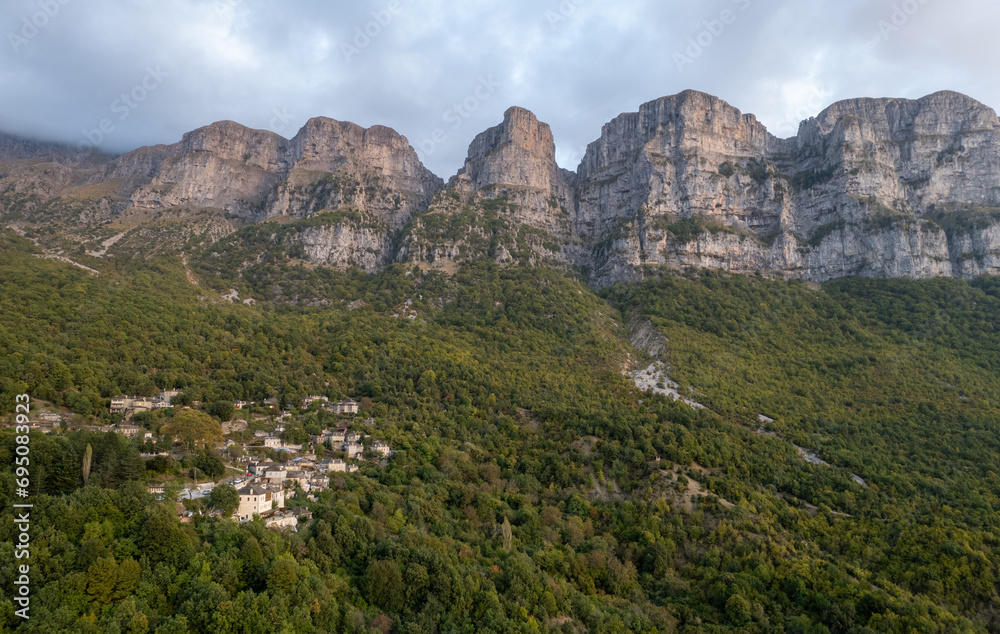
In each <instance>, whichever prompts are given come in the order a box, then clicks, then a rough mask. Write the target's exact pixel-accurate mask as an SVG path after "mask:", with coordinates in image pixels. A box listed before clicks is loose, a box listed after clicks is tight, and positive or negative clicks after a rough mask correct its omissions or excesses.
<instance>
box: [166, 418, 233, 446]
mask: <svg viewBox="0 0 1000 634" xmlns="http://www.w3.org/2000/svg"><path fill="white" fill-rule="evenodd" d="M163 432H164V433H165V434H169V435H171V436H173V437H174V438H178V439H180V440H181V441H183V442H184V443H185V444H187V446H188V448H189V449H193V448H195V447H198V446H212V445H215V444H216V443H219V442H222V438H223V435H222V425H221V424H219V421H217V420H213V419H212V417H211V416H208V415H207V414H204V413H203V412H199V411H197V410H193V409H188V408H185V409H182V410H181V411H179V412H177V413H175V414H174V416H173V418H171V419H170V420H169V421H168V422H167V424H166V425H164V426H163Z"/></svg>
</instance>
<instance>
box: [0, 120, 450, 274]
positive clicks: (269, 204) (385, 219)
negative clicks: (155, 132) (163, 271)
mask: <svg viewBox="0 0 1000 634" xmlns="http://www.w3.org/2000/svg"><path fill="white" fill-rule="evenodd" d="M42 150H45V147H42V146H39V147H38V148H36V147H33V146H31V145H30V144H26V143H24V142H20V141H18V140H16V139H13V140H9V139H5V138H0V162H2V159H3V156H2V153H4V152H6V154H7V155H9V156H11V157H19V156H22V155H25V154H29V153H33V154H34V155H36V158H35V159H34V161H33V162H32V164H31V165H33V166H35V165H38V164H40V162H41V161H43V158H41V155H42ZM48 153H50V154H51V153H52V152H51V151H49V152H48ZM79 162H80V161H77V163H79ZM45 169H46V171H45V173H46V174H47V175H48V176H47V178H46V179H41V178H39V177H38V176H37V175H35V176H32V175H31V174H28V175H27V176H26V177H25V178H23V179H21V180H24V181H25V182H28V183H31V184H32V185H33V187H34V189H33V190H32V191H33V192H36V191H38V190H39V188H40V187H41V188H42V189H41V191H42V193H43V194H44V195H43V196H41V197H39V196H34V197H33V198H30V199H29V198H27V197H26V196H20V197H19V198H18V199H17V200H16V201H14V199H13V198H11V197H8V199H9V200H11V201H12V202H11V203H10V204H8V205H6V206H7V207H13V206H14V203H15V202H16V203H17V205H18V209H21V208H25V207H26V206H27V205H29V204H33V205H34V207H38V208H39V209H41V210H42V211H44V207H45V205H48V206H49V207H59V208H67V209H70V211H69V212H67V213H68V214H70V215H75V217H76V219H77V220H78V221H81V222H82V223H83V224H87V223H92V222H106V221H108V220H114V221H116V222H118V223H119V224H122V225H126V229H127V230H128V231H129V232H130V233H134V234H136V235H135V236H132V239H126V240H121V241H120V242H119V244H120V245H129V244H142V243H144V242H148V240H149V239H153V237H154V236H155V239H157V240H158V241H159V242H162V241H163V237H162V236H163V235H164V234H165V233H166V234H170V232H171V229H170V227H169V226H165V227H159V228H157V229H156V230H155V231H154V230H153V227H151V226H150V225H151V224H157V223H159V224H165V225H172V224H173V225H176V224H177V223H182V224H186V226H187V227H188V228H191V227H195V226H197V227H201V228H202V229H204V231H202V233H204V235H205V239H207V240H209V241H213V240H215V239H216V238H217V237H218V236H217V235H216V234H217V233H219V232H220V231H221V232H222V234H223V235H225V234H226V233H228V232H232V231H234V230H236V229H238V228H239V226H240V225H241V224H242V225H245V224H247V223H253V222H258V221H260V220H264V219H268V218H273V217H278V216H281V217H285V218H288V219H291V220H299V219H304V218H307V217H310V216H312V215H314V214H317V213H320V212H325V211H337V210H342V209H343V210H350V211H353V212H358V213H361V214H367V215H368V216H370V220H371V221H372V222H371V223H369V224H372V226H375V225H377V226H378V229H373V228H369V229H367V231H369V232H371V231H380V232H381V235H380V236H378V237H374V238H371V239H372V240H374V242H373V243H372V244H374V245H375V246H372V244H368V246H365V247H363V248H361V249H359V250H358V254H364V255H363V257H354V255H350V254H349V253H348V251H349V250H348V251H345V250H343V249H340V247H341V246H343V244H344V241H345V240H346V238H345V237H343V236H345V235H348V234H351V233H352V232H353V231H354V229H355V227H345V228H344V231H345V233H343V234H336V235H335V234H334V233H330V232H327V233H325V234H324V235H327V236H329V237H330V238H331V239H332V240H334V242H332V243H331V244H330V245H329V249H326V250H324V249H323V248H322V246H321V245H319V244H318V243H316V240H318V239H319V238H317V237H316V236H313V237H312V238H310V239H311V240H312V242H311V243H310V244H309V246H310V249H311V250H309V253H315V254H316V257H317V261H316V262H315V263H317V264H331V265H333V264H336V262H334V261H332V260H331V258H333V257H334V256H333V255H330V254H337V253H339V254H341V255H343V256H344V258H345V259H344V262H347V261H348V260H350V261H351V262H356V263H358V264H359V266H362V268H366V267H367V268H371V267H373V266H375V267H376V268H377V266H376V264H375V263H384V262H385V261H387V259H388V258H389V256H390V254H391V239H390V238H391V237H393V235H394V233H395V232H396V231H397V230H398V229H399V228H400V227H402V226H403V225H404V224H405V223H406V222H407V221H409V220H410V218H411V217H412V216H413V215H414V214H416V213H417V212H419V211H422V210H424V209H426V208H427V205H428V204H429V202H430V199H431V197H432V196H433V195H434V193H435V192H437V191H438V190H439V189H440V188H441V186H442V184H443V183H442V181H441V179H439V178H438V177H436V176H434V174H432V173H431V172H430V171H428V170H427V169H426V168H425V167H424V166H423V165H422V164H421V163H420V161H419V160H418V159H417V155H416V152H415V151H414V150H413V148H412V147H410V145H409V143H408V142H407V140H406V138H405V137H403V136H401V135H399V134H397V133H396V132H395V131H393V130H391V129H389V128H386V127H383V126H374V127H372V128H369V129H365V128H362V127H360V126H357V125H355V124H353V123H343V122H339V121H334V120H333V119H326V118H316V119H311V120H310V121H309V122H308V123H307V124H306V125H305V126H304V127H303V128H302V130H301V131H300V132H299V133H298V134H297V135H296V136H295V137H294V138H293V139H291V140H288V139H285V138H283V137H281V136H279V135H277V134H274V133H272V132H268V131H264V130H254V129H251V128H247V127H245V126H242V125H239V124H237V123H233V122H231V121H222V122H218V123H214V124H212V125H209V126H205V127H203V128H199V129H197V130H194V131H192V132H189V133H187V134H185V135H184V137H183V138H182V140H181V141H180V142H179V143H175V144H173V145H157V146H151V147H143V148H139V149H137V150H134V151H132V152H129V153H127V154H124V155H122V156H120V157H117V158H114V159H112V158H111V157H103V160H102V161H98V162H97V163H96V167H94V166H91V169H89V171H81V170H80V169H79V166H78V165H77V166H69V165H61V164H60V165H51V166H48V167H47V168H45ZM36 171H37V170H36ZM81 174H82V176H81ZM2 177H3V174H0V179H2ZM76 181H80V182H76ZM81 183H82V186H83V189H84V190H85V191H84V194H85V195H83V196H80V195H78V194H79V191H77V190H79V189H80V187H76V188H75V189H74V186H75V185H81ZM43 185H44V187H42V186H43ZM33 195H34V194H33ZM36 199H37V200H43V201H44V204H42V203H37V202H36ZM70 200H71V201H72V204H69V203H67V201H70ZM0 206H4V205H3V201H0ZM39 213H41V212H39ZM133 219H134V220H133ZM129 225H135V226H132V227H129ZM116 230H121V227H116ZM88 233H89V231H88ZM175 233H176V232H175ZM102 237H110V236H102ZM190 238H191V236H190V232H189V231H185V232H183V240H182V241H181V240H179V241H177V244H178V245H179V244H181V242H187V241H188V240H190ZM366 240H367V238H366ZM373 248H376V249H377V250H379V251H380V253H379V255H378V256H377V257H374V258H372V257H370V253H369V251H370V250H371V249H373ZM366 263H367V264H366Z"/></svg>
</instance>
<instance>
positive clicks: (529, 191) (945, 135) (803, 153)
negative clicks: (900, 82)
mask: <svg viewBox="0 0 1000 634" xmlns="http://www.w3.org/2000/svg"><path fill="white" fill-rule="evenodd" d="M0 218H2V219H3V221H4V222H5V223H6V224H8V225H10V226H13V227H15V228H17V229H18V230H19V231H21V232H23V233H25V234H26V235H31V236H32V237H33V238H35V239H36V240H39V241H41V242H40V243H41V244H43V245H46V246H47V248H51V249H58V250H60V251H64V252H68V253H74V252H76V253H90V254H95V253H97V254H102V255H103V254H105V253H108V252H110V253H112V254H116V253H117V254H122V255H136V254H143V255H146V256H148V255H149V253H150V251H183V252H190V251H192V250H196V249H197V248H198V247H199V245H201V246H203V247H204V246H206V245H216V247H214V250H213V251H211V253H215V254H216V255H215V256H212V257H219V253H220V250H225V249H229V250H232V249H239V248H240V243H241V240H242V238H241V236H243V235H244V234H243V233H241V231H242V232H248V233H247V234H246V235H247V236H249V235H251V234H252V235H259V234H262V232H263V233H267V232H268V230H264V229H261V228H260V227H258V226H257V225H258V224H260V223H265V224H270V223H275V222H277V223H279V224H281V225H287V226H285V227H284V228H283V229H282V231H281V232H280V234H281V235H280V236H279V235H278V233H275V232H273V231H272V232H270V233H271V234H273V235H274V239H273V240H272V241H271V242H270V243H268V244H258V247H259V248H264V249H270V250H271V251H273V253H272V256H273V257H272V259H276V260H280V259H282V258H283V259H284V260H285V261H286V262H288V263H302V264H305V265H309V266H328V267H333V268H341V269H343V268H347V267H351V266H356V267H358V268H360V269H361V270H364V271H368V272H374V271H379V270H382V269H384V268H385V267H386V266H388V265H390V264H392V263H394V262H399V263H409V264H415V265H419V266H421V267H424V268H436V269H441V270H447V271H451V270H454V268H455V267H456V266H458V265H459V264H461V263H462V262H464V261H468V260H473V259H477V258H482V257H486V258H489V259H492V260H495V261H497V262H501V263H510V262H523V263H528V264H543V263H544V264H547V265H551V266H555V267H557V268H563V269H566V270H574V271H578V272H579V273H580V274H582V275H584V276H585V277H587V278H588V280H589V282H590V283H591V284H592V285H594V286H596V287H601V286H605V285H608V284H612V283H614V282H617V281H627V280H637V279H640V278H642V277H643V275H644V273H643V270H644V267H647V266H664V267H669V268H684V267H689V266H695V267H705V268H715V269H723V270H729V271H736V272H762V273H768V274H774V275H779V276H784V277H794V278H804V279H809V280H814V281H823V280H828V279H833V278H838V277H844V276H853V275H861V276H867V277H912V278H928V277H937V276H946V277H960V278H972V277H975V276H978V275H981V274H996V273H998V272H1000V119H998V118H997V115H996V113H995V112H994V111H993V110H991V109H990V108H988V107H986V106H984V105H983V104H981V103H979V102H977V101H975V100H973V99H971V98H969V97H966V96H964V95H960V94H957V93H953V92H939V93H935V94H933V95H930V96H927V97H924V98H922V99H919V100H906V99H852V100H847V101H841V102H838V103H835V104H833V105H832V106H830V107H829V108H827V109H826V110H824V111H823V112H821V113H820V114H819V115H818V116H816V117H814V118H811V119H809V120H807V121H804V122H803V123H802V124H801V125H800V128H799V131H798V134H797V135H796V136H795V137H792V138H789V139H779V138H777V137H775V136H774V135H772V134H770V133H769V132H768V131H767V129H766V128H765V127H764V126H763V125H762V124H761V123H760V122H759V121H757V119H756V118H755V117H754V116H753V115H748V114H743V113H741V112H740V111H739V110H737V109H736V108H734V107H732V106H730V105H729V104H727V103H726V102H724V101H722V100H720V99H718V98H716V97H712V96H710V95H707V94H704V93H699V92H695V91H685V92H682V93H680V94H678V95H674V96H670V97H663V98H661V99H657V100H655V101H651V102H649V103H646V104H643V105H642V106H641V107H640V108H639V110H638V112H635V113H626V114H622V115H620V116H618V117H616V118H615V119H614V120H612V121H611V122H609V123H607V124H606V125H605V126H604V127H603V129H602V131H601V136H600V138H599V139H597V140H596V141H594V142H593V143H591V144H590V145H589V146H588V148H587V151H586V154H585V156H584V158H583V160H582V161H581V163H580V165H579V167H578V168H577V171H576V172H570V171H567V170H563V169H560V168H559V166H558V165H557V164H556V161H555V143H554V139H553V136H552V132H551V129H550V128H549V126H548V125H547V124H545V123H542V122H540V121H538V119H537V118H536V117H535V115H534V114H532V113H531V112H529V111H527V110H525V109H523V108H517V107H514V108H511V109H509V110H508V111H507V112H506V113H505V115H504V119H503V122H501V123H500V124H499V125H497V126H495V127H493V128H490V129H489V130H486V131H485V132H483V133H481V134H479V135H478V136H477V137H476V138H475V139H474V140H473V142H472V143H471V145H470V147H469V152H468V157H467V159H466V161H465V164H464V165H463V166H462V168H461V169H460V170H459V171H458V173H457V174H456V175H455V176H453V177H452V178H451V179H450V180H449V181H448V183H447V185H445V183H444V182H443V181H441V180H440V179H439V178H438V177H436V176H434V175H433V174H432V173H430V172H429V171H428V170H427V169H426V168H425V167H424V166H423V165H422V164H421V162H420V161H419V159H418V157H417V155H416V152H415V151H414V149H413V148H412V147H411V146H410V145H409V143H408V142H407V140H406V138H405V137H403V136H401V135H399V134H398V133H396V132H395V131H393V130H391V129H389V128H385V127H382V126H373V127H371V128H368V129H364V128H361V127H360V126H357V125H355V124H352V123H345V122H339V121H335V120H332V119H327V118H315V119H312V120H310V121H309V122H308V123H307V124H306V125H305V126H304V127H303V128H302V129H301V130H300V131H299V132H298V134H296V135H295V137H293V138H292V139H285V138H283V137H281V136H279V135H277V134H274V133H271V132H267V131H261V130H252V129H249V128H246V127H244V126H241V125H239V124H236V123H233V122H219V123H215V124H212V125H209V126H206V127H204V128H200V129H198V130H195V131H193V132H190V133H188V134H186V135H184V137H183V139H182V140H181V141H180V142H179V143H176V144H174V145H167V146H153V147H145V148H139V149H137V150H135V151H133V152H129V153H127V154H125V155H123V156H120V157H117V158H111V157H101V156H100V155H95V154H86V155H84V154H83V153H81V152H76V151H73V150H72V149H71V148H60V147H58V146H51V145H45V144H37V143H32V142H28V141H24V140H17V139H15V138H14V137H3V138H2V139H0ZM224 238H225V240H224V241H222V242H220V241H221V240H223V239H224ZM258 256H259V254H256V255H255V254H252V253H251V254H248V257H247V258H246V259H244V260H243V261H242V262H240V265H241V266H249V265H250V264H252V262H253V261H254V260H255V259H258Z"/></svg>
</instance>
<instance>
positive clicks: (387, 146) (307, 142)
mask: <svg viewBox="0 0 1000 634" xmlns="http://www.w3.org/2000/svg"><path fill="white" fill-rule="evenodd" d="M289 150H290V151H289V156H288V160H289V162H290V165H291V169H290V171H289V174H288V176H287V180H286V181H285V182H283V183H282V184H281V185H279V186H278V187H277V188H276V189H275V191H274V192H273V193H272V194H271V196H270V197H269V199H268V203H267V216H292V217H302V216H305V215H308V214H309V213H313V212H316V211H319V210H321V209H338V208H341V207H352V208H354V209H358V210H361V211H365V212H368V213H371V214H373V215H375V216H376V217H378V218H379V219H380V220H382V221H383V222H385V223H386V224H388V225H389V226H390V227H393V228H394V229H398V228H400V227H402V226H403V225H404V224H406V222H408V221H409V220H410V218H412V217H413V215H414V214H416V213H417V212H419V211H423V210H424V209H426V208H427V205H428V204H429V203H430V201H431V198H432V197H433V196H434V194H435V193H436V192H437V191H438V190H440V189H441V187H442V185H443V183H442V181H441V179H440V178H438V177H437V176H435V175H434V174H432V173H431V172H430V171H429V170H428V169H427V168H426V167H424V166H423V164H422V163H421V162H420V159H418V158H417V153H416V151H415V150H414V149H413V148H412V147H411V146H410V144H409V142H408V141H407V140H406V137H404V136H402V135H400V134H399V133H397V132H396V131H395V130H393V129H391V128H387V127H384V126H372V127H371V128H368V129H365V128H362V127H361V126H358V125H356V124H353V123H345V122H341V121H335V120H333V119H327V118H325V117H318V118H314V119H310V120H309V122H308V123H306V125H305V126H304V127H303V128H302V130H300V131H299V133H298V134H297V135H296V136H295V137H294V138H293V139H292V140H291V141H290V143H289Z"/></svg>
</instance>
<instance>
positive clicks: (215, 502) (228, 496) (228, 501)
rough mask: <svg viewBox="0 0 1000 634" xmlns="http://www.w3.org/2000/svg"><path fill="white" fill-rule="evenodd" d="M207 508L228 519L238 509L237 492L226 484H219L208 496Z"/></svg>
mask: <svg viewBox="0 0 1000 634" xmlns="http://www.w3.org/2000/svg"><path fill="white" fill-rule="evenodd" d="M208 506H209V507H210V508H212V509H215V510H216V511H218V512H219V513H221V514H222V517H229V516H230V515H232V514H233V513H235V512H236V509H238V508H239V507H240V494H239V491H237V490H236V488H235V487H233V486H230V485H228V484H220V485H219V486H217V487H215V488H214V489H212V492H211V493H210V494H209V495H208Z"/></svg>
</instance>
